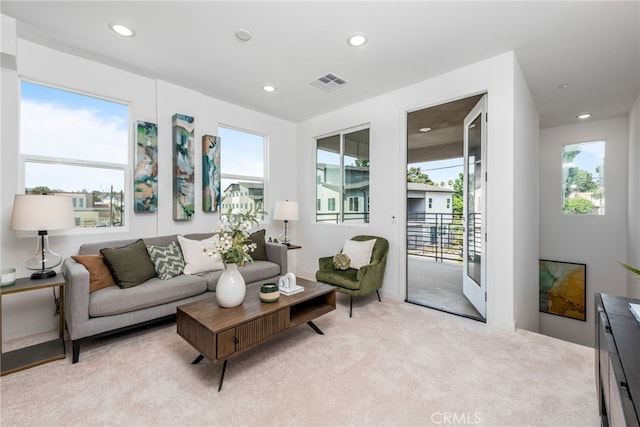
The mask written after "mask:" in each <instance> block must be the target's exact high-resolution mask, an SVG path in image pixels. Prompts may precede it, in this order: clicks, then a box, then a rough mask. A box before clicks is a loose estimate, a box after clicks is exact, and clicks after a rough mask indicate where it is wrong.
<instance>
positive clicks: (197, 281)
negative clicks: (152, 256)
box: [89, 274, 207, 317]
mask: <svg viewBox="0 0 640 427" xmlns="http://www.w3.org/2000/svg"><path fill="white" fill-rule="evenodd" d="M206 290H207V283H206V282H205V280H204V279H203V278H202V277H199V276H187V275H184V274H181V275H179V276H176V277H174V278H172V279H169V280H160V279H159V278H157V277H154V278H152V279H149V280H147V281H146V282H144V283H142V284H140V285H138V286H134V287H132V288H126V289H121V288H119V287H117V286H110V287H108V288H104V289H100V290H99V291H96V292H94V293H92V294H91V296H90V297H89V316H91V317H101V316H112V315H115V314H121V313H128V312H132V311H135V310H140V309H143V308H148V307H154V306H156V305H160V304H166V303H170V302H173V301H179V300H181V299H184V298H188V297H191V296H195V295H200V294H202V293H204V292H205V291H206Z"/></svg>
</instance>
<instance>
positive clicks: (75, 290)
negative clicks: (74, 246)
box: [62, 233, 287, 363]
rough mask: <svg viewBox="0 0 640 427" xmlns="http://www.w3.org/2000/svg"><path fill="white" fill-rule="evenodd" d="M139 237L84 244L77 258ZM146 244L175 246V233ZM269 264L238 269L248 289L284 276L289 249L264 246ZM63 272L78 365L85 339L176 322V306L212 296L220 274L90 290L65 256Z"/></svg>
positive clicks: (66, 309)
mask: <svg viewBox="0 0 640 427" xmlns="http://www.w3.org/2000/svg"><path fill="white" fill-rule="evenodd" d="M211 235H212V233H200V234H188V235H185V237H187V238H188V239H193V240H202V239H205V238H208V237H210V236H211ZM136 240H138V239H129V240H112V241H104V242H98V243H88V244H83V245H82V246H80V249H79V251H78V255H88V254H98V253H100V249H103V248H114V247H121V246H125V245H128V244H131V243H133V242H135V241H136ZM143 240H144V242H145V244H147V245H159V246H165V245H168V244H169V243H170V242H171V241H175V242H176V243H177V242H178V239H177V235H170V236H159V237H152V238H144V239H143ZM265 249H266V255H267V261H254V262H253V263H251V264H246V265H244V266H242V267H240V268H239V271H240V273H241V274H242V276H243V278H244V279H245V281H246V283H247V286H259V285H260V284H262V283H265V282H277V279H278V278H279V277H280V276H281V275H284V274H286V273H287V247H286V246H285V245H282V244H277V243H270V242H266V243H265ZM62 272H63V273H64V275H65V278H66V279H67V284H66V286H65V290H64V292H65V297H64V316H65V320H66V324H67V329H68V332H69V336H70V338H71V341H72V344H73V363H76V362H78V359H79V356H80V344H81V342H82V341H83V340H85V339H89V338H97V337H102V336H106V335H109V334H112V333H116V332H122V331H124V330H127V329H130V328H133V327H140V326H143V325H145V324H149V323H151V322H157V321H161V320H170V319H171V318H175V314H176V307H177V306H179V305H182V304H187V303H190V302H193V301H198V300H201V299H205V298H211V297H213V295H215V294H214V293H215V290H216V285H217V283H218V278H219V277H220V276H221V275H222V272H223V270H217V271H211V272H206V273H202V274H197V275H185V274H181V275H179V276H176V277H173V278H171V279H169V280H160V279H159V278H158V277H154V278H152V279H149V280H147V281H146V282H144V283H142V284H140V285H137V286H134V287H131V288H126V289H123V288H120V287H118V286H116V285H113V286H108V287H106V288H103V289H100V290H97V291H95V292H92V293H90V292H89V271H88V270H87V269H86V268H85V267H84V265H82V264H80V263H78V262H76V261H75V260H73V259H72V258H66V259H65V260H64V262H63V264H62Z"/></svg>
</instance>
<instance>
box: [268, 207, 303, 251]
mask: <svg viewBox="0 0 640 427" xmlns="http://www.w3.org/2000/svg"><path fill="white" fill-rule="evenodd" d="M273 219H276V220H281V221H284V234H283V238H282V243H284V244H285V245H290V244H291V236H290V235H289V232H288V229H287V225H288V223H289V221H297V220H298V202H290V201H288V200H285V201H278V202H276V207H275V209H274V212H273Z"/></svg>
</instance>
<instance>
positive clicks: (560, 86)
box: [558, 83, 569, 89]
mask: <svg viewBox="0 0 640 427" xmlns="http://www.w3.org/2000/svg"><path fill="white" fill-rule="evenodd" d="M568 87H569V85H568V84H566V83H562V84H561V85H558V89H566V88H568Z"/></svg>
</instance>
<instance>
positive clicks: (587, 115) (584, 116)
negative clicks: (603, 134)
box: [576, 113, 591, 120]
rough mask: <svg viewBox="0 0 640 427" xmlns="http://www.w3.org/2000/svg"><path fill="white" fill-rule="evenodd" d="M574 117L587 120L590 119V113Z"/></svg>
mask: <svg viewBox="0 0 640 427" xmlns="http://www.w3.org/2000/svg"><path fill="white" fill-rule="evenodd" d="M576 117H577V118H579V119H580V120H584V119H588V118H589V117H591V113H584V114H580V115H578V116H576Z"/></svg>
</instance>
